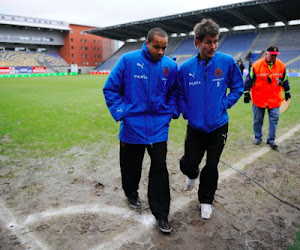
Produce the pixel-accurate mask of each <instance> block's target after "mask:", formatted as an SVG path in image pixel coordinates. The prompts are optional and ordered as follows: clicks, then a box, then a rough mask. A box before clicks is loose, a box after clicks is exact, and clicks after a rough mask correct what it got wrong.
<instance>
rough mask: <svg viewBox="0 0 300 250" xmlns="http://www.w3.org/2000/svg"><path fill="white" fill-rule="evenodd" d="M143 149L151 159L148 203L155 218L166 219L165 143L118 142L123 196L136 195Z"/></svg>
mask: <svg viewBox="0 0 300 250" xmlns="http://www.w3.org/2000/svg"><path fill="white" fill-rule="evenodd" d="M145 149H147V151H148V154H149V156H150V159H151V165H150V171H149V182H148V201H149V205H150V209H151V211H152V214H153V215H154V216H155V217H156V218H157V219H160V218H168V215H169V209H170V187H169V173H168V170H167V164H166V155H167V142H160V143H155V144H153V145H140V144H129V143H124V142H120V166H121V174H122V187H123V190H124V192H125V195H126V196H127V197H128V196H130V195H138V189H139V182H140V179H141V174H142V163H143V159H144V154H145Z"/></svg>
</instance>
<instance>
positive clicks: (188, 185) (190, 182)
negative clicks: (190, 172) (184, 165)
mask: <svg viewBox="0 0 300 250" xmlns="http://www.w3.org/2000/svg"><path fill="white" fill-rule="evenodd" d="M196 179H197V178H196ZM196 179H190V178H189V177H186V181H185V184H186V190H191V189H192V188H193V186H194V184H195V182H196Z"/></svg>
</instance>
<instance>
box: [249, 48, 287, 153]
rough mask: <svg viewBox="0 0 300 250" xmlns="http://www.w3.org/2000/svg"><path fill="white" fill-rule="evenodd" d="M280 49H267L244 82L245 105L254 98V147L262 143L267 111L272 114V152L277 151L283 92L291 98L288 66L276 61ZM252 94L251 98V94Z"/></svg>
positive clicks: (270, 140) (270, 116)
mask: <svg viewBox="0 0 300 250" xmlns="http://www.w3.org/2000/svg"><path fill="white" fill-rule="evenodd" d="M277 55H279V50H278V47H276V46H271V47H269V48H268V49H267V51H266V53H265V57H264V58H263V59H260V60H258V61H256V62H255V63H253V64H252V67H251V69H250V72H249V74H248V75H247V77H246V81H245V90H244V102H245V103H249V102H250V100H251V97H252V102H253V105H252V110H253V130H254V144H255V145H260V144H261V142H262V137H263V133H262V126H263V121H264V115H265V109H267V110H268V114H269V134H268V138H267V144H269V145H270V147H271V148H272V149H276V148H277V144H276V143H275V138H276V128H277V125H278V120H279V108H280V105H281V102H282V90H283V89H284V91H285V99H286V100H288V99H290V98H291V94H290V86H289V80H288V76H287V73H286V67H285V64H284V63H283V62H282V61H280V60H279V59H277ZM250 91H251V95H250Z"/></svg>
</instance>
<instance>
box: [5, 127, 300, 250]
mask: <svg viewBox="0 0 300 250" xmlns="http://www.w3.org/2000/svg"><path fill="white" fill-rule="evenodd" d="M299 129H300V124H298V125H297V126H296V127H294V128H293V129H291V130H290V131H289V132H288V133H286V134H284V135H282V136H281V137H279V138H278V140H277V142H278V143H281V142H283V141H284V140H286V139H287V138H289V137H291V136H292V135H293V134H294V133H295V132H297V131H298V130H299ZM270 150H271V149H270V147H264V148H262V149H260V150H258V151H256V152H254V153H253V154H251V155H250V156H249V157H247V158H244V159H242V160H241V161H239V162H238V163H236V164H234V165H233V167H234V168H236V169H239V170H241V169H243V167H245V166H246V165H247V164H250V163H252V162H253V161H254V160H256V159H257V158H258V157H260V156H262V155H264V154H265V153H267V152H268V151H270ZM233 173H236V172H235V171H234V170H232V169H228V170H226V171H224V172H222V173H221V174H220V180H222V179H225V178H228V177H229V176H230V175H231V174H233ZM192 195H194V194H191V195H190V196H182V197H180V198H177V199H176V200H174V201H172V203H171V212H172V213H175V212H177V211H180V210H181V209H182V207H183V206H184V205H186V204H187V203H189V202H190V201H192V200H194V198H193V197H192ZM0 201H1V200H0ZM1 203H3V204H4V202H3V201H1ZM1 203H0V208H1V213H0V219H1V220H2V221H4V222H5V223H6V225H7V227H8V228H9V229H10V230H12V231H13V232H14V233H15V234H16V236H17V237H18V238H20V240H21V241H22V243H24V244H28V242H29V244H31V245H32V246H31V247H32V249H40V248H42V249H47V248H46V247H45V246H43V245H42V243H41V242H40V241H39V240H38V239H36V238H35V237H34V235H33V234H32V233H30V231H29V230H28V229H27V228H26V227H25V225H27V224H31V223H34V222H38V221H40V220H42V219H48V218H52V217H56V216H62V215H72V214H73V215H74V214H81V213H101V212H102V213H110V214H117V215H123V217H124V218H131V219H132V218H133V219H135V220H136V221H138V222H140V223H141V224H139V227H140V230H138V232H136V230H134V229H133V228H129V229H128V230H126V231H125V232H123V233H121V234H118V235H117V236H115V237H114V238H113V240H111V241H110V242H106V243H102V244H100V245H99V246H98V247H96V248H94V249H106V248H109V249H117V248H119V247H120V246H122V245H123V244H124V243H126V241H128V240H129V239H133V238H136V237H138V236H139V235H141V234H142V233H143V232H145V229H149V226H153V225H154V224H155V218H154V217H153V215H152V214H144V215H137V214H136V213H135V211H129V210H127V209H124V208H119V207H113V206H106V205H103V204H102V205H101V207H100V205H99V204H96V205H94V206H92V207H91V205H90V204H89V205H88V207H87V205H79V206H72V207H68V208H64V209H52V210H47V211H45V212H42V213H39V214H33V215H29V216H28V217H27V218H26V220H25V221H24V223H22V224H23V225H22V224H21V223H17V222H16V221H17V220H16V219H15V218H14V217H13V216H12V214H11V213H10V211H9V210H8V209H7V208H6V207H5V206H4V205H2V204H1ZM132 215H133V216H132ZM9 221H10V222H9ZM142 225H143V227H142ZM145 226H146V227H145ZM147 226H148V227H147ZM22 231H25V233H23V232H22ZM38 247H39V248H38Z"/></svg>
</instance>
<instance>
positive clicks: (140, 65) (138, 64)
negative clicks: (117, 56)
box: [136, 63, 144, 69]
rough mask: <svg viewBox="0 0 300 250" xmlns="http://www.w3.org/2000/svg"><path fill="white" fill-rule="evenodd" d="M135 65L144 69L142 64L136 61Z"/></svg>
mask: <svg viewBox="0 0 300 250" xmlns="http://www.w3.org/2000/svg"><path fill="white" fill-rule="evenodd" d="M136 65H137V66H139V67H141V69H144V64H140V63H137V64H136Z"/></svg>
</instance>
